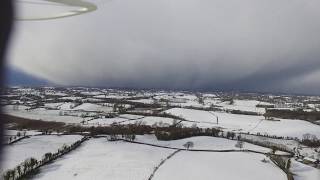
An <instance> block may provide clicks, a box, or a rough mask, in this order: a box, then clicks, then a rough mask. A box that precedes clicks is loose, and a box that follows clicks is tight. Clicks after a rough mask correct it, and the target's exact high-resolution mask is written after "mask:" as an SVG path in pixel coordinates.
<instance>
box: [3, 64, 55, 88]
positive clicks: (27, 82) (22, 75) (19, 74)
mask: <svg viewBox="0 0 320 180" xmlns="http://www.w3.org/2000/svg"><path fill="white" fill-rule="evenodd" d="M5 83H6V85H9V86H19V85H20V86H44V85H50V84H52V83H50V82H49V81H48V80H45V79H43V78H40V77H36V76H34V75H31V74H29V73H26V72H23V71H22V70H20V69H17V68H13V67H6V68H5Z"/></svg>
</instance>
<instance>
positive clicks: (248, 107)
mask: <svg viewBox="0 0 320 180" xmlns="http://www.w3.org/2000/svg"><path fill="white" fill-rule="evenodd" d="M215 105H219V106H223V109H226V110H240V111H250V112H256V113H260V114H264V113H265V108H259V107H256V106H257V105H272V104H270V103H266V102H260V101H255V100H234V103H233V104H230V102H229V101H226V102H222V103H217V104H215Z"/></svg>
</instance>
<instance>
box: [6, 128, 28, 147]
mask: <svg viewBox="0 0 320 180" xmlns="http://www.w3.org/2000/svg"><path fill="white" fill-rule="evenodd" d="M26 134H27V132H26V131H23V132H20V131H18V132H17V134H16V135H15V136H9V137H8V138H7V139H8V144H10V143H11V142H13V141H15V140H18V139H20V138H23V137H25V136H26Z"/></svg>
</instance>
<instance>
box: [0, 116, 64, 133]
mask: <svg viewBox="0 0 320 180" xmlns="http://www.w3.org/2000/svg"><path fill="white" fill-rule="evenodd" d="M2 118H3V120H4V123H5V124H9V129H18V130H21V129H33V130H47V129H52V130H57V129H60V130H62V129H64V128H65V125H66V124H65V123H63V122H52V121H42V120H31V119H25V118H20V117H15V116H10V115H6V114H3V115H2Z"/></svg>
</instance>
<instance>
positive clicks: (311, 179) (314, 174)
mask: <svg viewBox="0 0 320 180" xmlns="http://www.w3.org/2000/svg"><path fill="white" fill-rule="evenodd" d="M291 171H292V173H294V180H319V179H320V170H319V169H316V168H314V167H311V166H308V165H305V164H302V163H300V162H297V161H295V160H293V159H292V160H291Z"/></svg>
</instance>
